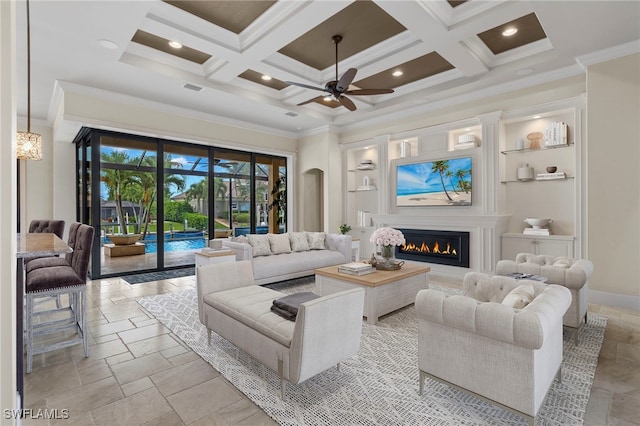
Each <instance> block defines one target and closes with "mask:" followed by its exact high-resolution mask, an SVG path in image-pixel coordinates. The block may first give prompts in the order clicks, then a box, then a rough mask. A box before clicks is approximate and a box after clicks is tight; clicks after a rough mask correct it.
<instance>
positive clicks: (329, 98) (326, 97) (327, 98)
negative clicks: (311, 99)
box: [322, 96, 331, 102]
mask: <svg viewBox="0 0 640 426" xmlns="http://www.w3.org/2000/svg"><path fill="white" fill-rule="evenodd" d="M322 100H323V101H325V102H331V96H325V97H324V98H322Z"/></svg>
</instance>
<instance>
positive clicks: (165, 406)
mask: <svg viewBox="0 0 640 426" xmlns="http://www.w3.org/2000/svg"><path fill="white" fill-rule="evenodd" d="M438 284H439V285H452V286H457V284H456V283H453V284H451V283H449V284H447V283H438ZM194 285H195V277H193V276H190V277H184V278H175V279H169V280H163V281H154V282H150V283H144V284H133V285H132V284H128V283H127V282H125V281H124V280H122V279H120V278H111V279H105V280H95V281H91V282H89V284H88V289H87V300H88V305H89V310H88V319H89V331H90V336H89V340H90V345H91V348H90V350H91V356H90V357H89V358H85V357H84V352H83V350H82V347H81V346H75V347H72V348H66V349H60V350H58V351H54V352H49V353H46V354H42V355H37V356H35V357H34V363H33V372H32V373H31V374H27V375H26V376H25V408H30V409H32V410H34V412H35V411H36V410H38V409H45V408H46V409H57V410H58V411H57V414H58V417H65V416H64V412H63V411H62V410H68V413H69V415H68V419H61V418H58V419H50V420H46V419H42V418H41V419H30V418H25V419H24V420H23V422H22V424H23V425H59V424H61V425H102V424H109V425H127V426H134V425H160V426H162V425H167V426H169V425H171V426H173V425H196V426H205V425H213V426H217V425H221V426H222V425H257V426H259V425H273V424H275V422H274V421H273V420H272V419H271V418H269V417H268V416H267V415H266V414H265V413H264V412H263V411H262V410H260V408H258V407H257V406H256V405H255V404H254V403H253V402H251V401H250V400H249V399H247V398H246V397H245V396H244V395H243V394H242V393H240V392H239V391H238V390H237V389H236V388H235V387H234V386H233V385H231V384H230V383H229V382H228V381H227V380H226V379H225V378H223V377H222V376H221V375H220V374H219V373H218V372H217V371H216V370H215V369H213V368H212V367H211V366H210V365H209V364H208V363H206V362H205V361H203V360H202V359H201V358H200V357H199V356H198V355H196V354H195V353H194V352H193V351H191V349H189V348H188V347H187V346H186V345H185V344H184V343H182V342H181V341H180V340H179V339H178V338H177V337H176V336H175V335H173V333H171V332H170V331H169V330H168V329H167V328H165V327H164V326H163V325H162V324H160V323H159V322H158V321H157V320H156V319H155V318H153V317H152V316H151V315H150V314H148V313H147V312H146V311H145V310H144V309H143V308H142V307H141V306H140V305H139V304H138V303H137V302H136V298H139V297H143V296H149V295H155V294H161V293H167V292H174V291H181V290H184V289H186V288H188V287H189V286H194ZM589 310H590V312H597V313H599V314H602V315H605V316H607V317H608V318H609V321H608V325H607V330H606V333H605V342H604V344H603V347H602V351H601V354H600V358H599V362H598V368H597V371H596V376H595V380H594V384H593V387H592V391H591V397H590V399H589V404H588V406H587V413H586V418H585V422H584V424H585V425H640V313H638V312H635V311H631V310H626V309H620V308H614V307H610V306H600V305H591V306H590V307H589Z"/></svg>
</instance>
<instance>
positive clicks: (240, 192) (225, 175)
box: [213, 151, 251, 238]
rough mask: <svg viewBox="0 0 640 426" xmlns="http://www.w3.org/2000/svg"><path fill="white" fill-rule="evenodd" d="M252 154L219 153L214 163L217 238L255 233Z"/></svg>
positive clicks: (216, 152) (216, 154) (214, 204)
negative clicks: (253, 222)
mask: <svg viewBox="0 0 640 426" xmlns="http://www.w3.org/2000/svg"><path fill="white" fill-rule="evenodd" d="M250 170H251V154H247V153H241V152H231V151H229V152H227V151H215V156H214V160H213V179H214V188H213V189H214V191H213V194H214V203H213V208H214V214H215V223H214V227H215V236H216V237H217V238H224V237H226V236H228V235H236V236H239V235H247V234H249V233H250V232H251V173H250Z"/></svg>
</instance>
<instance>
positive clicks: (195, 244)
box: [102, 231, 207, 253]
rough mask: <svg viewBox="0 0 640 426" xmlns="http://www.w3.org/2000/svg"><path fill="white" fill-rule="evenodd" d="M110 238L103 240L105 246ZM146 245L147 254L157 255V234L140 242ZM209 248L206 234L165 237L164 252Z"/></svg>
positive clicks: (170, 235)
mask: <svg viewBox="0 0 640 426" xmlns="http://www.w3.org/2000/svg"><path fill="white" fill-rule="evenodd" d="M110 242H111V240H109V238H108V237H103V238H102V243H103V244H108V243H110ZM140 242H141V243H144V245H145V253H157V252H158V243H157V241H156V235H155V234H148V235H147V236H146V237H145V239H144V240H140ZM206 246H207V239H206V238H205V236H204V232H187V233H184V232H182V231H180V232H173V233H165V235H164V251H165V252H168V251H189V250H199V249H201V248H205V247H206Z"/></svg>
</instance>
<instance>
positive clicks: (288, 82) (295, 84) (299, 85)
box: [285, 81, 326, 92]
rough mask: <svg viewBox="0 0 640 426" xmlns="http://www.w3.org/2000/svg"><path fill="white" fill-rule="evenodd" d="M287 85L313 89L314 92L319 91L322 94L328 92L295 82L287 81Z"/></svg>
mask: <svg viewBox="0 0 640 426" xmlns="http://www.w3.org/2000/svg"><path fill="white" fill-rule="evenodd" d="M285 83H287V84H291V85H294V86H298V87H304V88H305V89H312V90H319V91H321V92H326V90H324V88H320V87H315V86H309V85H308V84H302V83H296V82H295V81H285Z"/></svg>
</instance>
